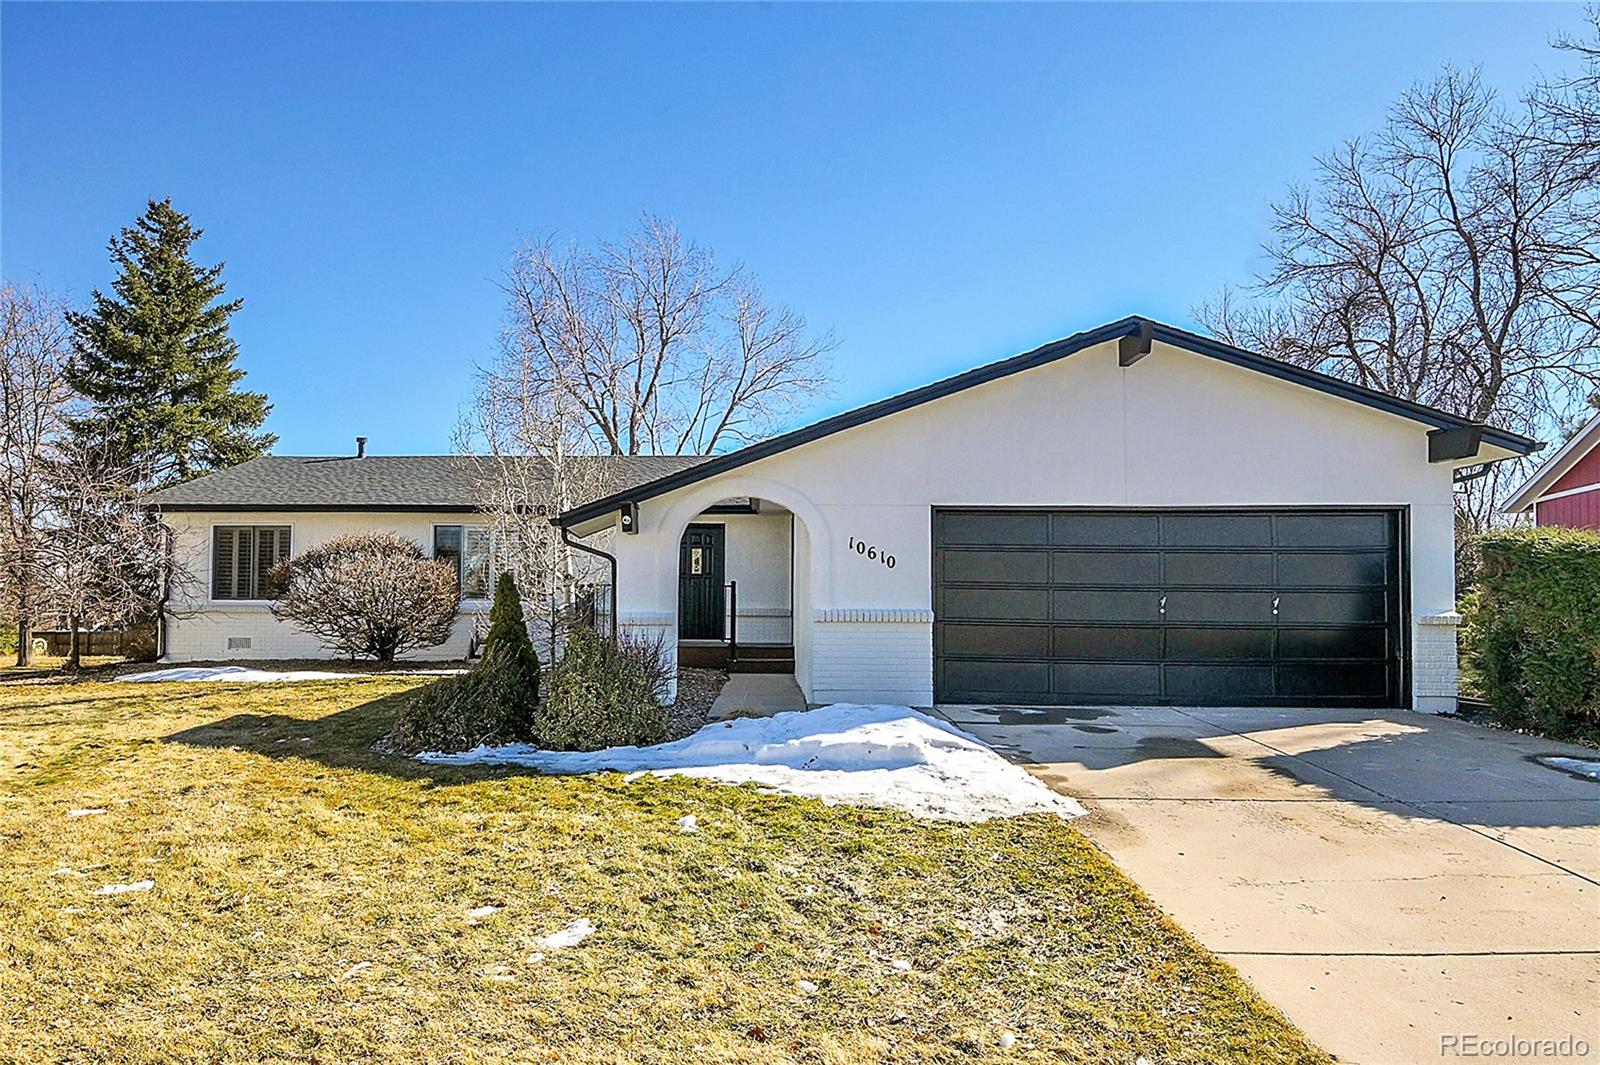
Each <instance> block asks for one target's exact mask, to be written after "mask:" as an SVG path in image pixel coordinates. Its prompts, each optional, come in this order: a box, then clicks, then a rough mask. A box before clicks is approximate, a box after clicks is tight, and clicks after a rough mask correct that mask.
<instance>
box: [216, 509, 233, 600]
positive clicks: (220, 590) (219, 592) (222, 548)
mask: <svg viewBox="0 0 1600 1065" xmlns="http://www.w3.org/2000/svg"><path fill="white" fill-rule="evenodd" d="M238 533H239V530H238V529H234V528H228V527H226V526H218V527H217V528H216V529H214V530H212V547H211V598H213V599H232V598H233V574H234V567H233V552H234V540H235V538H236V537H237V536H238Z"/></svg>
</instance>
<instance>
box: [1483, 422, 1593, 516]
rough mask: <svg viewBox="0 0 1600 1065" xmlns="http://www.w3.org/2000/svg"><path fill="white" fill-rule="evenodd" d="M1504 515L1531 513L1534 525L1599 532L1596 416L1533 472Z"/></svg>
mask: <svg viewBox="0 0 1600 1065" xmlns="http://www.w3.org/2000/svg"><path fill="white" fill-rule="evenodd" d="M1505 512H1506V513H1507V514H1528V513H1530V512H1531V513H1532V514H1533V521H1534V524H1536V525H1565V526H1567V527H1569V528H1573V529H1600V414H1596V415H1595V416H1594V417H1593V418H1590V419H1589V420H1588V422H1586V423H1585V424H1584V426H1583V428H1581V429H1579V430H1578V431H1577V432H1576V433H1574V434H1573V436H1572V439H1571V440H1568V441H1567V442H1566V444H1565V445H1564V446H1563V447H1562V448H1561V450H1559V451H1557V452H1556V453H1555V454H1554V455H1551V456H1550V458H1549V459H1548V460H1546V462H1545V463H1544V465H1542V466H1540V467H1539V468H1538V469H1537V470H1535V471H1534V474H1533V476H1532V477H1529V478H1528V480H1527V481H1526V482H1525V483H1524V484H1523V486H1522V487H1521V488H1518V489H1517V491H1516V493H1515V494H1514V495H1512V497H1511V498H1510V499H1509V500H1508V501H1507V502H1506V505H1505Z"/></svg>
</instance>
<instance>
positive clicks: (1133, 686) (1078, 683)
mask: <svg viewBox="0 0 1600 1065" xmlns="http://www.w3.org/2000/svg"><path fill="white" fill-rule="evenodd" d="M1050 679H1051V685H1052V687H1051V690H1052V691H1055V692H1059V693H1060V694H1062V695H1070V696H1075V697H1078V698H1095V697H1100V696H1108V695H1117V696H1128V697H1142V698H1153V697H1155V696H1157V695H1159V694H1160V693H1161V667H1160V666H1158V665H1155V664H1153V663H1151V664H1122V665H1111V664H1100V663H1086V662H1057V663H1056V664H1055V665H1054V666H1053V667H1052V670H1051V677H1050Z"/></svg>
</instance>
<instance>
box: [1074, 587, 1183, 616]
mask: <svg viewBox="0 0 1600 1065" xmlns="http://www.w3.org/2000/svg"><path fill="white" fill-rule="evenodd" d="M1050 601H1051V616H1052V617H1053V618H1055V619H1056V620H1058V621H1081V622H1097V621H1100V622H1119V621H1120V622H1137V621H1160V620H1161V595H1160V593H1159V592H1155V591H1147V592H1120V591H1109V590H1103V589H1084V590H1082V591H1077V590H1066V591H1063V590H1059V589H1058V590H1056V591H1054V592H1051V593H1050Z"/></svg>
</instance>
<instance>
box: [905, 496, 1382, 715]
mask: <svg viewBox="0 0 1600 1065" xmlns="http://www.w3.org/2000/svg"><path fill="white" fill-rule="evenodd" d="M1400 542H1401V535H1400V516H1399V514H1397V513H1395V512H1392V511H1339V512H1331V511H1272V512H1268V511H1211V510H1193V511H1086V510H1048V511H1047V510H1033V511H1014V510H937V511H935V512H934V519H933V548H934V589H933V608H934V616H935V624H934V687H935V692H934V694H935V697H936V698H937V699H938V701H940V702H943V703H996V702H998V703H1018V704H1028V703H1038V704H1047V705H1049V704H1055V705H1059V704H1063V703H1090V704H1093V703H1110V704H1138V703H1177V704H1187V705H1197V706H1204V705H1211V706H1248V705H1263V704H1268V705H1279V704H1281V705H1306V706H1311V705H1316V706H1400V705H1404V702H1405V700H1404V697H1403V695H1402V681H1403V674H1404V667H1405V652H1404V646H1403V644H1402V642H1401V636H1400V633H1401V629H1400V587H1401V574H1400V550H1399V544H1400Z"/></svg>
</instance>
